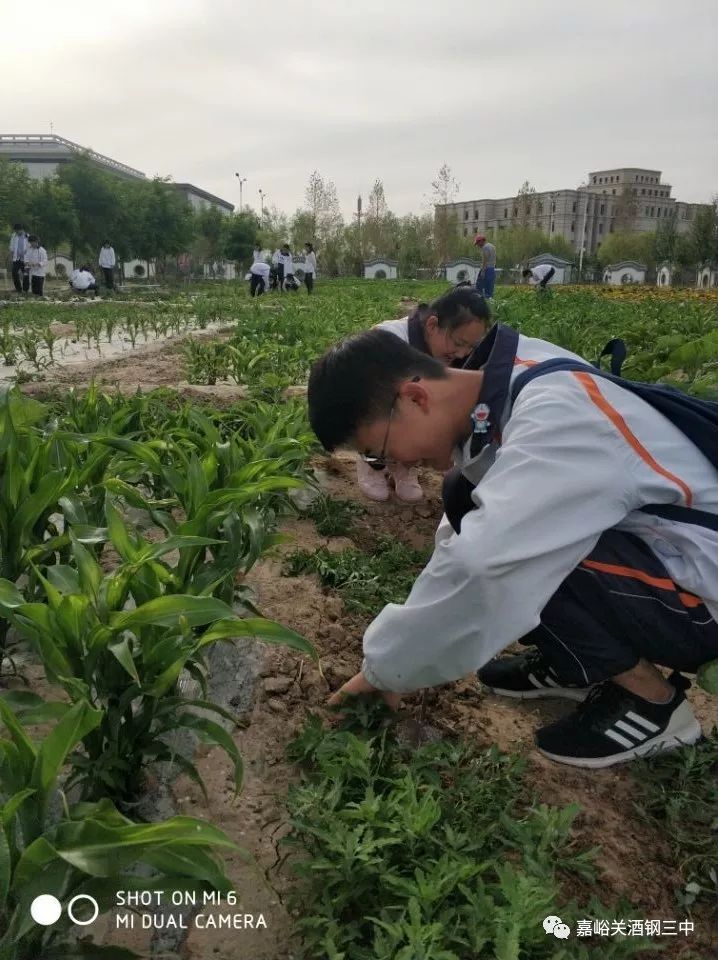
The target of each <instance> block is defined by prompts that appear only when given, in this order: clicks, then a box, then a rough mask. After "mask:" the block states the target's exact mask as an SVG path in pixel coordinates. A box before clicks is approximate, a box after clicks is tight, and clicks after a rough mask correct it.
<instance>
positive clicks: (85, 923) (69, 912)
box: [67, 893, 100, 927]
mask: <svg viewBox="0 0 718 960" xmlns="http://www.w3.org/2000/svg"><path fill="white" fill-rule="evenodd" d="M78 900H88V901H89V902H90V903H91V904H92V906H93V907H94V908H95V912H94V913H93V914H92V916H91V917H90V919H89V920H78V919H77V917H75V916H74V915H73V913H72V908H73V906H74V905H75V904H76V903H77V901H78ZM99 912H100V905H99V904H98V902H97V900H95V898H94V897H91V896H90V895H89V894H87V893H78V894H77V896H76V897H73V898H72V900H70V902H69V903H68V905H67V915H68V917H69V918H70V920H72V922H73V923H76V924H77V926H78V927H86V926H88V925H89V924H91V923H94V922H95V920H97V916H98V914H99Z"/></svg>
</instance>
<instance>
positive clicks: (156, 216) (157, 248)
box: [136, 177, 195, 274]
mask: <svg viewBox="0 0 718 960" xmlns="http://www.w3.org/2000/svg"><path fill="white" fill-rule="evenodd" d="M138 187H139V188H140V191H139V192H140V198H141V201H142V219H141V224H140V230H141V233H140V236H139V244H138V248H137V251H136V252H137V255H138V257H139V258H140V259H142V260H147V261H149V260H155V264H156V269H157V271H158V273H159V274H163V272H164V266H165V260H166V258H167V257H169V256H176V255H177V254H178V253H183V252H185V251H186V250H187V248H188V247H189V245H190V244H191V242H192V237H193V235H194V228H195V224H194V217H193V214H192V209H191V207H190V206H189V204H188V203H187V201H186V200H185V198H184V197H183V196H182V195H181V194H180V193H178V192H177V190H176V189H175V188H174V187H173V186H172V184H171V183H169V182H168V181H167V180H163V179H161V178H160V177H156V178H155V179H154V180H150V181H148V182H144V183H143V182H138Z"/></svg>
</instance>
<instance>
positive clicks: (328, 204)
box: [305, 170, 344, 249]
mask: <svg viewBox="0 0 718 960" xmlns="http://www.w3.org/2000/svg"><path fill="white" fill-rule="evenodd" d="M305 202H306V209H307V210H308V211H309V214H310V219H309V220H308V221H307V225H308V226H310V227H311V235H312V236H313V237H314V240H315V242H316V243H317V245H319V246H322V247H324V248H325V249H326V247H327V246H328V244H329V243H330V242H332V243H334V242H335V241H336V237H337V236H338V234H339V233H340V232H341V230H342V228H343V226H344V221H343V219H342V215H341V211H340V209H339V201H338V199H337V190H336V187H335V186H334V183H333V181H332V180H324V179H323V178H322V176H321V175H320V174H319V171H318V170H314V172H313V173H312V174H311V176H310V177H309V183H308V184H307V189H306V191H305Z"/></svg>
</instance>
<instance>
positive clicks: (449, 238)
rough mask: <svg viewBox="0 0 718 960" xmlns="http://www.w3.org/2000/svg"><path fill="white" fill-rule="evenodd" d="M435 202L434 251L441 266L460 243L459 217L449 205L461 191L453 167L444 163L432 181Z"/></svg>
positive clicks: (438, 264) (437, 263) (437, 262)
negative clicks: (452, 170)
mask: <svg viewBox="0 0 718 960" xmlns="http://www.w3.org/2000/svg"><path fill="white" fill-rule="evenodd" d="M431 191H432V198H433V202H434V253H435V256H436V265H437V266H440V265H441V264H442V263H445V262H446V261H447V260H450V259H451V257H452V256H453V254H454V252H455V250H456V247H457V244H458V232H457V227H458V217H457V215H456V211H454V210H450V209H449V207H450V205H451V204H453V203H454V201H455V198H456V194H457V193H458V192H459V184H458V183H457V181H456V180H455V179H454V175H453V174H452V172H451V167H450V166H449V165H448V164H446V163H444V164H443V165H442V166H441V168H440V169H439V173H438V174H437V177H436V179H435V180H432V182H431Z"/></svg>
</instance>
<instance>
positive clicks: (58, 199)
mask: <svg viewBox="0 0 718 960" xmlns="http://www.w3.org/2000/svg"><path fill="white" fill-rule="evenodd" d="M29 207H30V213H29V216H28V224H27V225H28V229H31V230H32V232H33V233H37V234H38V235H39V237H40V238H41V240H42V243H43V246H44V247H45V248H46V249H47V250H48V251H50V250H52V251H54V252H57V248H58V247H59V245H60V244H61V243H63V241H64V242H67V243H71V242H72V238H73V237H76V236H77V232H78V223H77V211H76V209H75V203H74V197H73V194H72V191H71V190H70V188H69V187H68V186H66V185H65V184H63V183H60V182H59V181H58V180H56V179H54V178H52V179H46V180H35V181H34V182H33V184H32V189H31V193H30V204H29Z"/></svg>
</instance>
